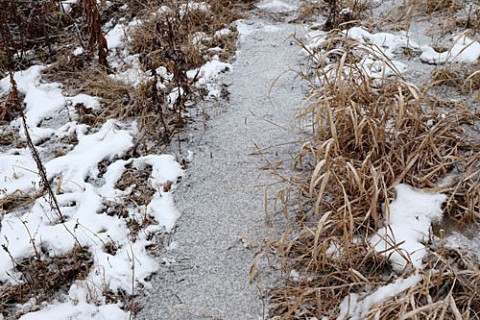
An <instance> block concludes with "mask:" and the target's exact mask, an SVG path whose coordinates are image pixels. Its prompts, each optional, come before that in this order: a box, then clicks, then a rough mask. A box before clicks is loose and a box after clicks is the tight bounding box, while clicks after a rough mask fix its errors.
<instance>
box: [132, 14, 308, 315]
mask: <svg viewBox="0 0 480 320" xmlns="http://www.w3.org/2000/svg"><path fill="white" fill-rule="evenodd" d="M264 16H268V15H264ZM265 19H266V18H265ZM265 19H262V18H261V17H260V15H258V14H257V16H256V17H254V18H252V19H251V20H246V21H244V22H243V23H241V24H240V27H239V30H240V31H241V32H242V33H243V36H242V38H241V41H240V48H239V50H240V52H239V54H238V57H237V60H236V61H235V63H234V65H233V72H231V73H229V74H227V75H226V76H225V77H224V79H223V81H224V82H225V83H227V84H229V91H230V92H231V95H230V101H228V102H221V103H220V107H219V108H218V107H217V108H216V109H211V110H217V111H216V112H215V113H217V114H216V115H215V114H212V113H214V112H212V111H210V114H211V115H212V119H211V120H209V121H208V124H207V125H208V129H206V130H205V132H203V133H202V134H198V135H194V138H192V141H190V143H189V149H191V150H192V151H194V153H195V156H194V160H193V161H192V163H191V164H190V166H189V168H188V170H187V175H186V177H185V179H184V182H183V183H182V184H181V186H180V187H179V189H178V190H176V195H177V198H176V203H177V206H178V209H179V210H180V211H181V212H182V214H183V215H182V217H181V218H180V219H179V221H178V222H177V228H176V230H175V232H174V234H173V235H172V238H171V241H172V243H171V245H170V247H169V250H168V251H167V252H166V254H165V256H164V263H163V264H162V265H161V266H160V269H159V272H158V274H157V275H156V276H155V277H154V279H153V281H152V285H153V290H152V292H150V293H149V294H148V296H147V300H146V301H144V308H143V310H142V311H141V312H140V314H139V315H138V316H137V319H224V320H226V319H232V320H233V319H235V320H236V319H240V320H242V319H255V320H257V319H264V318H265V317H266V316H265V315H264V314H265V310H264V309H265V307H264V303H263V301H262V299H261V298H260V295H261V292H259V291H261V290H259V289H257V285H256V284H255V283H254V284H249V271H250V267H251V265H252V263H253V261H254V258H255V255H256V254H257V253H258V252H259V250H260V246H261V243H262V241H263V239H264V237H265V236H266V234H267V232H269V231H268V227H267V226H266V223H265V214H264V190H265V185H266V184H268V183H272V182H275V181H276V179H275V177H274V176H273V175H272V172H271V170H261V171H260V170H258V169H259V167H261V166H262V165H264V164H265V161H264V160H263V158H262V156H260V155H258V154H252V153H255V152H254V151H255V144H256V145H258V146H260V147H267V146H274V145H277V144H282V143H285V142H289V141H295V140H298V139H299V137H298V136H296V134H295V133H294V132H293V131H292V130H291V128H292V122H293V118H294V115H295V112H296V108H297V107H298V106H299V105H300V103H301V101H302V97H303V96H304V95H303V93H302V81H301V80H300V79H298V77H295V74H294V73H293V72H288V73H285V71H287V70H288V68H289V67H292V68H293V69H296V70H298V69H299V68H300V66H299V61H300V58H301V57H300V55H299V48H298V47H297V46H295V45H292V43H291V38H289V36H290V35H291V34H292V33H294V32H299V33H301V31H302V28H301V27H300V26H297V25H293V24H287V23H274V22H266V21H265ZM284 73H285V74H284ZM282 74H283V76H281V75H282ZM279 76H281V77H280V78H278V77H279ZM277 78H278V79H277ZM272 84H273V88H272V89H271V90H270V88H271V86H272ZM253 113H254V114H253ZM272 123H275V125H274V124H272ZM280 126H282V127H284V128H286V129H287V130H285V129H282V128H280ZM295 152H296V149H295V147H294V146H288V145H287V146H283V147H278V148H272V149H268V151H266V152H265V153H264V155H265V156H267V157H268V159H269V160H271V161H273V162H275V161H278V160H280V159H289V158H292V157H293V155H294V154H295ZM287 162H288V161H286V162H285V164H283V165H282V166H281V168H282V170H287V169H288V167H289V164H288V163H287ZM270 194H271V195H273V192H271V193H270Z"/></svg>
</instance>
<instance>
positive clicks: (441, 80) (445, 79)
mask: <svg viewBox="0 0 480 320" xmlns="http://www.w3.org/2000/svg"><path fill="white" fill-rule="evenodd" d="M477 69H478V66H476V65H474V66H467V65H463V64H459V63H455V64H448V65H445V66H441V67H438V68H436V69H435V70H433V71H432V73H431V75H430V79H431V80H432V81H431V82H432V83H431V85H432V86H448V87H453V88H455V89H457V90H458V91H459V92H460V93H462V94H470V93H472V92H474V91H476V90H478V89H480V72H478V70H477Z"/></svg>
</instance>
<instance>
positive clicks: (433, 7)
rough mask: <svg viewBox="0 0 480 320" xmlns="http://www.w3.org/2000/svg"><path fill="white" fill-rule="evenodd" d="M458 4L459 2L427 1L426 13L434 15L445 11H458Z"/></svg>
mask: <svg viewBox="0 0 480 320" xmlns="http://www.w3.org/2000/svg"><path fill="white" fill-rule="evenodd" d="M457 6H458V3H457V0H426V1H425V12H426V13H427V14H432V13H433V12H438V11H443V10H453V11H455V10H456V9H457Z"/></svg>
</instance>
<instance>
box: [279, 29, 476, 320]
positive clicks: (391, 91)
mask: <svg viewBox="0 0 480 320" xmlns="http://www.w3.org/2000/svg"><path fill="white" fill-rule="evenodd" d="M353 29H355V28H353ZM357 32H360V33H362V35H363V36H362V37H358V38H356V37H355V33H352V30H349V31H346V32H345V33H343V35H340V36H338V32H335V33H333V35H334V36H333V37H330V38H329V37H328V35H327V36H326V37H325V41H324V42H321V43H322V45H321V46H318V45H315V46H314V47H313V48H321V49H320V50H318V51H314V50H312V47H308V46H306V45H304V46H303V48H304V50H305V51H307V52H309V53H310V54H311V58H312V60H313V65H314V72H313V75H312V77H311V78H309V81H310V85H311V91H310V95H309V96H308V98H307V100H306V101H305V103H304V109H303V111H302V112H301V114H300V115H299V118H300V119H302V120H303V121H306V122H307V123H309V124H310V125H309V127H308V132H309V135H310V136H311V138H310V139H309V140H308V141H307V142H305V143H304V144H303V146H302V148H301V151H300V153H299V155H298V156H297V158H296V162H295V167H296V168H297V169H299V170H300V171H301V172H302V173H301V174H300V175H299V176H298V177H294V178H292V179H291V180H290V181H291V188H290V189H285V190H283V191H282V192H281V193H279V197H280V199H281V200H282V201H283V205H282V208H283V213H284V215H285V217H286V218H287V219H288V220H289V221H290V223H291V226H290V227H289V228H288V229H287V230H286V231H285V233H284V234H283V236H282V237H281V239H280V240H279V241H277V242H276V243H275V244H274V245H273V247H274V248H275V250H276V252H277V253H278V254H279V255H280V256H281V257H282V261H283V270H284V272H285V274H291V273H292V271H294V272H295V274H299V275H300V276H298V277H296V278H295V279H290V278H289V279H286V282H285V285H284V286H283V287H279V288H277V289H275V290H274V291H273V294H272V297H271V301H270V302H271V304H272V306H273V307H272V309H271V316H272V317H276V316H277V317H278V318H282V319H309V318H312V317H316V318H317V319H321V318H323V317H328V318H336V317H339V316H340V318H342V317H343V318H349V317H352V318H356V319H373V318H375V319H393V318H395V319H397V318H402V317H406V318H409V317H410V315H422V316H425V315H427V316H429V317H431V318H435V317H436V316H435V315H441V314H443V315H444V316H445V317H447V318H448V317H449V316H450V317H456V318H458V319H460V318H475V316H476V315H478V314H479V313H480V309H479V308H478V307H479V306H478V305H477V304H476V303H472V300H467V299H466V298H465V297H466V296H471V297H473V296H474V297H477V296H478V293H479V291H480V289H479V286H478V280H474V284H473V285H468V282H469V281H472V280H473V279H476V277H477V276H478V275H479V273H478V266H477V265H476V264H475V263H473V262H472V261H471V260H469V258H468V257H467V256H465V257H464V256H462V255H461V253H460V252H458V251H456V250H453V249H448V250H446V249H445V248H444V247H443V246H442V242H441V234H436V235H435V234H433V233H431V231H430V226H431V224H432V223H433V222H434V221H438V220H441V219H442V217H443V215H444V214H445V215H449V216H450V217H452V219H455V220H456V221H462V222H465V223H468V222H471V221H474V220H478V219H479V218H480V217H479V216H478V212H480V198H478V192H477V190H478V186H479V183H480V175H479V172H478V166H479V165H480V162H479V160H480V158H479V157H478V154H477V150H478V148H479V147H480V143H479V141H478V136H476V135H475V134H468V133H469V132H470V133H474V132H477V128H476V123H477V121H478V120H480V119H479V117H478V114H477V113H476V112H475V111H474V110H471V109H469V108H467V107H465V106H464V105H462V103H452V102H450V103H448V100H446V99H441V98H439V97H437V96H435V95H432V94H430V93H429V91H428V88H430V86H429V85H428V84H427V85H426V86H424V87H420V86H417V85H414V84H412V83H409V82H407V81H405V80H404V78H403V76H402V73H403V72H405V70H403V72H400V71H401V70H399V68H396V67H395V61H393V60H392V59H393V58H394V57H396V55H397V54H398V50H397V49H398V48H399V47H401V46H402V44H401V43H402V41H400V42H399V43H397V42H398V39H401V38H399V37H394V36H393V35H391V34H382V35H380V34H376V35H374V34H370V33H368V32H366V31H362V30H358V29H357ZM377 38H381V39H383V42H384V44H383V46H382V47H379V46H378V45H377V44H376V42H375V41H376V40H377ZM365 39H368V41H367V40H365ZM313 41H316V40H315V39H314V40H313ZM379 41H380V40H379ZM372 42H373V43H372ZM317 44H318V42H317ZM391 45H394V46H393V47H391ZM322 46H323V47H322ZM395 46H398V47H395ZM372 65H375V66H377V67H380V68H379V69H380V71H378V70H379V69H377V71H376V72H372V70H375V68H374V69H370V68H369V66H372ZM388 69H390V70H392V71H393V72H385V71H386V70H388ZM294 191H295V192H298V197H297V198H295V199H297V201H299V202H300V203H301V205H300V209H297V210H295V211H294V212H291V211H292V210H289V209H288V208H289V201H291V200H290V199H292V198H293V197H294V195H295V194H293V192H294ZM455 254H456V255H460V256H457V258H458V259H459V260H461V261H463V262H464V263H463V264H459V265H456V264H455V263H450V261H452V260H451V259H453V260H455V259H456V258H455V257H452V255H455ZM467 261H469V262H467ZM460 274H462V276H460ZM463 275H465V280H463V279H462V280H461V281H460V280H459V277H463ZM467 275H468V276H467ZM467 278H468V279H467ZM402 279H405V280H402ZM406 279H413V280H414V281H413V280H412V281H410V280H406ZM403 284H408V285H403ZM438 306H441V307H442V308H443V310H441V311H439V310H438V309H437V307H438ZM442 312H443V313H442ZM458 315H460V318H459V317H458Z"/></svg>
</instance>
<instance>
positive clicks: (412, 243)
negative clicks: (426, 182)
mask: <svg viewBox="0 0 480 320" xmlns="http://www.w3.org/2000/svg"><path fill="white" fill-rule="evenodd" d="M395 191H396V193H397V197H396V199H395V200H394V201H393V202H392V203H391V204H390V212H389V217H388V218H387V222H386V225H385V227H384V228H383V229H380V230H378V231H377V233H376V234H375V235H374V236H372V237H371V239H370V243H371V245H372V246H373V247H374V248H375V250H376V251H377V252H381V253H382V254H383V255H385V256H386V257H388V259H389V260H390V262H391V264H392V267H393V269H394V270H395V271H397V272H399V273H400V272H402V271H404V269H405V268H406V267H407V265H408V264H409V263H411V264H412V265H413V267H414V268H417V269H420V268H422V267H423V263H422V259H423V257H424V256H425V255H426V251H427V248H426V247H425V245H424V244H423V243H425V242H426V241H427V240H428V235H429V229H430V226H431V223H432V222H433V221H438V220H440V219H441V218H442V216H443V210H442V204H443V203H444V202H445V201H446V200H447V196H446V195H444V194H439V193H427V192H424V191H422V190H417V189H414V188H412V187H410V186H408V185H405V184H399V185H397V186H396V187H395Z"/></svg>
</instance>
